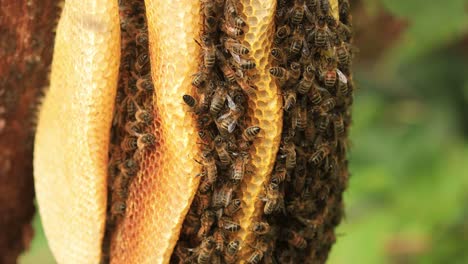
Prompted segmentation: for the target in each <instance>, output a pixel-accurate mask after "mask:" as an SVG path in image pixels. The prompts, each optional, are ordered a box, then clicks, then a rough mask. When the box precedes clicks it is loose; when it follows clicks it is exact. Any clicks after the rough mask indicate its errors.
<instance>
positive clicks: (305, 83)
mask: <svg viewBox="0 0 468 264" xmlns="http://www.w3.org/2000/svg"><path fill="white" fill-rule="evenodd" d="M314 79H315V75H314V69H313V66H311V65H309V66H307V67H306V69H305V71H304V74H303V76H302V80H301V81H300V82H299V83H298V84H297V88H296V89H297V92H298V93H299V94H306V93H307V92H308V91H309V90H310V88H311V87H312V85H313V84H314Z"/></svg>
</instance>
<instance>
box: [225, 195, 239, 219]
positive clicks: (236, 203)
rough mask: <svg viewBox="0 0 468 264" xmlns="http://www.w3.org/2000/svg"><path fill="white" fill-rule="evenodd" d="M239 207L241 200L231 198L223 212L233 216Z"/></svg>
mask: <svg viewBox="0 0 468 264" xmlns="http://www.w3.org/2000/svg"><path fill="white" fill-rule="evenodd" d="M240 208H241V200H240V199H233V200H232V201H231V202H230V203H229V205H228V206H227V207H226V208H225V210H224V212H223V213H224V214H225V215H227V216H233V215H234V214H235V213H236V212H237V211H239V210H240Z"/></svg>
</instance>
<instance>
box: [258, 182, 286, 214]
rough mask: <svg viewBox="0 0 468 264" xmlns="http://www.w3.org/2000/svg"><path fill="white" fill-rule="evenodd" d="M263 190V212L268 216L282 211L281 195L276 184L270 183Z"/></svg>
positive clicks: (282, 201)
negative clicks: (264, 193)
mask: <svg viewBox="0 0 468 264" xmlns="http://www.w3.org/2000/svg"><path fill="white" fill-rule="evenodd" d="M265 189H266V190H265V192H266V195H265V197H263V198H262V199H261V200H262V201H264V202H265V207H264V209H263V212H264V213H265V214H267V215H268V214H272V213H273V212H275V211H277V210H279V209H283V210H284V200H283V195H282V194H281V192H280V190H279V185H278V183H275V182H270V183H269V184H268V186H267V187H266V188H265Z"/></svg>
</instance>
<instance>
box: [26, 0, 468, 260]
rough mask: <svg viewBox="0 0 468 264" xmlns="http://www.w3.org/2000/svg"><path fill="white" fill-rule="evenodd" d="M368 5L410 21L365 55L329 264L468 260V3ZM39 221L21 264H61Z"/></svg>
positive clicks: (403, 0) (415, 0)
mask: <svg viewBox="0 0 468 264" xmlns="http://www.w3.org/2000/svg"><path fill="white" fill-rule="evenodd" d="M355 2H356V1H355ZM363 2H364V4H365V6H364V8H365V9H366V11H367V12H371V15H375V16H377V15H378V14H379V12H377V10H380V11H381V8H384V9H385V10H386V11H387V12H390V13H391V14H392V15H394V16H395V17H397V18H399V19H403V20H405V21H406V22H407V25H408V27H407V28H406V30H405V31H404V32H403V33H402V36H401V37H400V38H399V39H398V41H397V42H396V44H395V45H393V46H392V48H390V49H388V50H386V51H385V54H384V56H382V57H381V58H379V59H378V60H377V61H374V62H373V64H372V65H369V64H368V63H362V64H360V63H359V54H358V56H357V57H358V58H357V63H356V65H355V80H356V84H357V87H358V90H357V91H356V98H355V104H354V109H353V112H354V115H353V118H354V123H353V127H352V130H351V141H352V145H351V153H350V161H351V162H350V170H351V173H352V176H351V179H350V184H349V187H348V191H347V192H346V194H345V201H346V212H347V216H346V219H345V220H344V221H343V224H342V225H341V226H340V227H339V228H338V230H337V233H338V240H337V244H336V245H335V246H334V248H333V250H332V253H331V256H330V260H329V263H333V264H342V263H468V193H467V190H468V140H467V138H468V59H467V56H468V52H467V51H468V47H466V45H468V44H467V43H468V41H465V42H464V43H465V46H463V45H457V43H461V41H462V39H463V38H465V40H466V39H467V38H468V16H467V9H468V3H467V2H466V1H465V0H450V1H426V0H411V1H408V0H380V1H379V0H363ZM358 19H359V17H355V18H354V20H355V21H356V20H358ZM367 26H370V27H371V26H375V25H367ZM360 30H361V31H366V29H365V28H361V29H360ZM367 45H373V43H367ZM358 48H359V49H360V53H363V54H365V51H366V47H365V45H363V46H361V47H358ZM463 51H464V57H463V56H462V55H461V54H462V52H463ZM376 65H377V66H376ZM34 225H35V228H36V237H35V239H34V241H33V244H32V248H31V250H30V251H29V252H28V253H27V254H25V255H24V256H22V257H21V259H20V263H23V264H27V263H54V262H53V260H52V257H51V254H50V251H49V249H48V248H47V243H46V240H45V238H44V234H43V233H42V230H41V227H40V222H39V219H36V220H35V223H34Z"/></svg>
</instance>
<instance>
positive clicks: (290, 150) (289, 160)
mask: <svg viewBox="0 0 468 264" xmlns="http://www.w3.org/2000/svg"><path fill="white" fill-rule="evenodd" d="M280 148H281V151H282V152H283V153H284V155H285V156H286V170H288V171H291V170H293V169H294V168H295V167H296V145H295V144H294V142H293V141H292V140H289V139H288V140H285V141H284V144H283V145H282V146H281V147H280Z"/></svg>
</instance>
